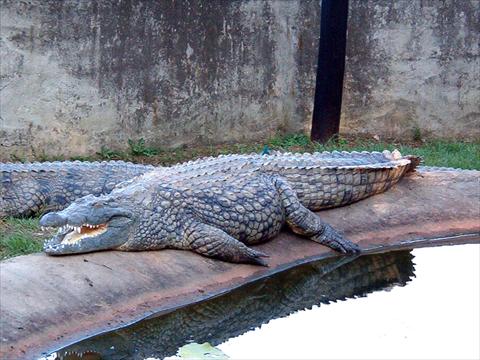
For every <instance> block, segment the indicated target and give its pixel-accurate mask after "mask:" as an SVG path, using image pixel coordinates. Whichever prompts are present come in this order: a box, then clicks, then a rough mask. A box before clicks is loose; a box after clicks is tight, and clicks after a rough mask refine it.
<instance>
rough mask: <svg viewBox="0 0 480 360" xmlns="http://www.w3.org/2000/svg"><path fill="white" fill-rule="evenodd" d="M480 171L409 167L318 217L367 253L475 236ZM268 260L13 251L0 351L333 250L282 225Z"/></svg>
mask: <svg viewBox="0 0 480 360" xmlns="http://www.w3.org/2000/svg"><path fill="white" fill-rule="evenodd" d="M479 185H480V172H472V171H469V172H466V171H465V172H464V171H459V172H452V171H449V172H441V171H435V172H425V173H421V174H414V175H412V176H411V177H410V178H406V179H404V180H402V181H401V182H400V184H398V185H397V186H396V187H394V188H393V189H392V190H390V191H388V192H387V193H385V194H381V195H377V196H374V197H372V198H369V199H367V200H364V201H362V202H359V203H356V204H353V205H350V206H346V207H343V208H339V209H332V210H328V211H323V212H321V213H319V215H320V216H322V218H323V219H324V220H326V221H328V222H330V224H332V225H333V226H335V227H336V228H337V229H340V230H342V231H344V232H345V234H346V235H347V236H348V237H349V238H350V239H352V240H353V241H355V242H357V243H358V244H360V245H361V247H362V248H363V249H364V250H365V251H366V252H376V251H387V250H391V249H395V248H402V247H403V248H412V247H418V246H432V245H442V244H460V243H467V242H478V241H479V240H478V239H479V236H480V223H479V215H480V209H479V206H480V205H479V204H480V191H479V189H480V187H479ZM259 248H260V249H261V250H262V251H265V252H266V253H268V254H270V256H271V257H270V258H269V259H268V260H269V264H270V267H269V268H263V267H256V266H251V265H234V264H229V263H224V262H221V261H216V260H212V259H207V258H204V257H201V256H198V255H196V254H194V253H191V252H187V251H175V250H164V251H158V252H155V251H151V252H139V253H124V252H116V251H108V252H101V253H92V254H85V255H76V256H66V257H48V256H45V255H44V254H34V255H28V256H21V257H17V258H13V259H10V260H6V261H4V262H2V263H0V305H1V319H0V331H1V333H0V341H1V342H0V345H1V349H0V358H2V359H3V358H7V359H11V358H12V359H13V358H14V359H18V358H22V357H33V356H36V355H40V354H41V353H42V352H47V351H52V350H54V349H56V348H59V347H61V346H64V345H67V344H69V343H72V342H76V341H78V340H81V339H83V338H85V337H88V336H91V335H95V334H98V333H100V332H105V331H109V330H112V329H115V328H119V327H123V326H126V325H127V324H130V323H133V322H136V321H138V320H141V319H143V318H146V317H148V316H150V315H152V314H154V313H158V312H169V311H172V310H173V309H175V308H178V307H180V306H183V305H185V304H190V303H194V302H198V301H201V300H204V299H208V298H210V297H213V296H216V295H219V294H221V293H224V292H227V291H230V290H232V289H234V288H236V287H239V286H241V285H244V284H246V283H248V282H252V281H254V280H256V279H259V278H262V277H265V276H268V275H271V274H273V273H275V272H279V271H281V270H284V269H287V268H289V267H293V266H296V265H298V264H301V263H305V262H308V261H313V260H318V259H321V258H325V257H330V256H336V254H334V253H333V252H331V251H329V250H328V249H327V248H325V247H323V246H321V245H318V244H316V243H314V242H311V241H308V240H305V239H301V238H299V237H297V236H295V235H293V234H291V233H289V232H284V233H282V234H281V235H280V236H279V237H277V238H276V239H274V240H273V241H270V242H268V243H266V244H264V245H261V246H259Z"/></svg>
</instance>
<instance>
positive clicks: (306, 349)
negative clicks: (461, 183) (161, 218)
mask: <svg viewBox="0 0 480 360" xmlns="http://www.w3.org/2000/svg"><path fill="white" fill-rule="evenodd" d="M414 258H415V259H414ZM479 264H480V245H462V246H453V247H439V248H424V249H415V250H413V251H397V252H390V253H385V254H376V255H368V256H362V257H358V258H355V259H354V258H348V259H347V258H340V259H329V260H326V261H319V262H316V263H312V264H308V265H304V266H301V267H298V268H295V269H292V270H289V271H287V272H284V273H281V274H278V275H276V276H273V277H271V278H267V279H265V280H262V281H259V282H257V283H255V284H252V285H247V286H245V287H242V288H240V289H238V290H235V291H233V292H231V293H229V294H227V295H224V296H221V297H218V298H216V299H214V300H210V301H207V302H204V303H201V304H197V305H192V306H188V307H185V308H183V309H180V310H177V311H175V312H173V313H170V314H167V315H163V316H161V317H158V318H155V319H150V320H146V321H144V322H142V323H140V324H137V325H135V326H132V327H130V328H127V329H123V330H119V331H115V332H112V333H109V334H105V335H101V336H98V337H96V338H92V339H89V340H85V341H82V342H80V343H77V344H75V345H72V346H69V347H68V348H65V349H62V350H60V351H59V352H58V353H56V354H52V355H51V356H49V357H48V359H52V360H53V359H69V360H73V359H85V360H86V359H88V360H93V359H147V358H156V359H163V358H165V357H168V356H173V355H175V354H176V353H177V350H178V349H179V348H180V347H182V346H183V345H185V344H187V343H189V342H196V343H203V342H209V343H210V344H212V345H214V346H216V347H217V348H218V349H220V350H221V351H223V352H224V353H225V354H226V355H228V356H229V357H230V358H234V359H324V358H325V359H332V358H337V359H353V358H354V359H359V358H370V359H384V358H390V359H405V358H412V359H419V358H421V359H427V358H428V359H460V358H462V359H464V358H471V359H478V358H480V341H479V338H480V310H479V307H480V305H479V304H480V285H479V284H480V265H479ZM339 300H347V301H339ZM327 304H328V305H327Z"/></svg>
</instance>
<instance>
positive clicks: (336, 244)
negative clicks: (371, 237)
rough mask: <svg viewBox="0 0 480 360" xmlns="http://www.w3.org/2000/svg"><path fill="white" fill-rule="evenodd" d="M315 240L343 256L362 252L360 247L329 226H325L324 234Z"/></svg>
mask: <svg viewBox="0 0 480 360" xmlns="http://www.w3.org/2000/svg"><path fill="white" fill-rule="evenodd" d="M313 240H315V241H317V242H319V243H320V244H322V245H325V246H328V247H329V248H331V249H333V250H335V251H338V252H341V253H342V254H356V253H359V252H361V251H362V250H361V248H360V246H358V245H357V244H355V243H353V242H351V241H350V240H347V239H345V238H344V237H343V235H342V234H340V233H339V232H338V231H337V230H335V229H334V228H333V227H331V226H330V225H328V224H324V228H323V232H322V233H321V234H320V235H318V236H316V237H315V238H313Z"/></svg>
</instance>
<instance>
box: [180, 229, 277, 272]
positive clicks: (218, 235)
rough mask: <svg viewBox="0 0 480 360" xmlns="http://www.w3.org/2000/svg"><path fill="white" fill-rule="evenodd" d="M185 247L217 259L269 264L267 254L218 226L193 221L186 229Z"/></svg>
mask: <svg viewBox="0 0 480 360" xmlns="http://www.w3.org/2000/svg"><path fill="white" fill-rule="evenodd" d="M183 247H184V248H185V249H189V250H192V251H195V252H197V253H199V254H202V255H204V256H208V257H214V258H217V259H221V260H225V261H229V262H235V263H250V264H256V265H263V266H267V263H266V262H265V260H263V259H262V258H264V257H268V256H267V255H266V254H264V253H262V252H260V251H257V250H253V249H250V248H249V247H248V246H246V245H245V244H243V243H242V242H240V241H238V240H237V239H235V238H233V237H232V236H230V235H228V234H227V233H226V232H224V231H222V230H220V229H217V228H216V227H213V226H210V225H207V224H204V223H201V222H196V221H193V222H191V223H190V224H188V225H187V226H186V228H185V230H184V242H183Z"/></svg>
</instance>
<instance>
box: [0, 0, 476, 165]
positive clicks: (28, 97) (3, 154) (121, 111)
mask: <svg viewBox="0 0 480 360" xmlns="http://www.w3.org/2000/svg"><path fill="white" fill-rule="evenodd" d="M320 2H321V0H296V1H293V0H292V1H280V0H278V1H273V0H272V1H265V2H264V1H253V0H252V1H248V0H244V1H233V0H232V1H176V0H162V1H149V0H135V1H134V0H131V1H128V0H109V1H95V0H65V1H56V0H24V1H17V0H0V4H1V12H0V15H1V18H0V21H1V29H0V59H1V76H0V125H1V126H0V160H5V159H8V158H9V157H10V155H12V154H17V155H19V156H24V155H31V154H32V153H36V155H37V156H38V155H41V154H47V155H59V154H64V155H73V154H75V155H78V154H86V153H92V152H94V151H98V150H99V149H100V148H101V146H102V145H104V146H107V147H110V148H123V147H126V144H127V140H128V139H129V138H132V139H138V138H140V137H143V138H145V139H146V140H147V143H148V144H149V145H155V146H164V147H174V146H179V145H184V144H186V145H190V144H198V143H203V144H215V143H222V142H234V141H257V140H259V141H260V140H262V139H264V138H266V137H268V136H270V135H272V134H274V133H275V132H277V131H279V130H280V131H287V132H298V131H303V130H305V129H307V131H308V129H309V124H310V118H311V111H312V105H313V95H314V85H315V71H316V62H317V51H318V34H319V27H320ZM479 18H480V7H479V6H478V0H462V1H455V0H445V1H440V0H438V1H436V0H435V1H427V0H412V1H383V0H350V14H349V29H348V41H347V47H348V48H347V63H346V75H345V93H344V105H343V111H342V124H341V131H342V132H343V133H359V132H367V133H372V134H379V135H383V136H397V137H402V136H411V134H412V130H413V129H416V128H418V129H420V131H421V132H422V133H423V134H424V135H429V134H431V135H435V136H442V137H452V136H456V137H469V138H473V137H476V138H478V137H479V136H480V71H479V68H480V56H479V52H480V50H479V42H480V38H479V34H480V25H479Z"/></svg>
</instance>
